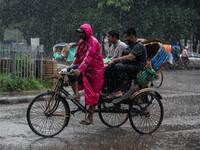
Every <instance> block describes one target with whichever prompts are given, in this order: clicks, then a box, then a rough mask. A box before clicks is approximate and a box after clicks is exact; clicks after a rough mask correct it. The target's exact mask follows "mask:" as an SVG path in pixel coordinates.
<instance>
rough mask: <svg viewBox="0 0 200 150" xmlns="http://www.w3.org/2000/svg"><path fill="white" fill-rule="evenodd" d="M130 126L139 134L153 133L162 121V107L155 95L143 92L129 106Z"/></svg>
mask: <svg viewBox="0 0 200 150" xmlns="http://www.w3.org/2000/svg"><path fill="white" fill-rule="evenodd" d="M129 109H130V111H129V120H130V123H131V126H132V127H133V129H134V130H135V131H137V132H138V133H140V134H150V133H153V132H155V131H156V130H157V129H158V128H159V127H160V125H161V123H162V120H163V113H164V112H163V105H162V103H161V101H160V98H159V97H158V96H156V94H155V93H150V92H143V93H141V94H139V95H137V96H136V97H135V98H134V100H133V102H132V104H131V105H130V108H129Z"/></svg>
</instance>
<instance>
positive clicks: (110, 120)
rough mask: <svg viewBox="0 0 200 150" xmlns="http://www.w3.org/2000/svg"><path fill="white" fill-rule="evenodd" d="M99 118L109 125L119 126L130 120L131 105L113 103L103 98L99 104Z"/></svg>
mask: <svg viewBox="0 0 200 150" xmlns="http://www.w3.org/2000/svg"><path fill="white" fill-rule="evenodd" d="M98 109H99V118H100V120H101V121H102V123H103V124H104V125H106V126H108V127H112V128H117V127H120V126H121V125H123V124H124V123H125V122H126V121H127V120H128V110H129V106H128V105H127V104H120V103H118V104H113V103H111V102H109V101H104V100H101V101H100V102H99V105H98Z"/></svg>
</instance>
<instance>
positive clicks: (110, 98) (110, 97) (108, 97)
mask: <svg viewBox="0 0 200 150" xmlns="http://www.w3.org/2000/svg"><path fill="white" fill-rule="evenodd" d="M121 96H122V95H120V96H115V95H114V94H110V95H108V96H106V99H109V100H113V99H115V98H119V97H121Z"/></svg>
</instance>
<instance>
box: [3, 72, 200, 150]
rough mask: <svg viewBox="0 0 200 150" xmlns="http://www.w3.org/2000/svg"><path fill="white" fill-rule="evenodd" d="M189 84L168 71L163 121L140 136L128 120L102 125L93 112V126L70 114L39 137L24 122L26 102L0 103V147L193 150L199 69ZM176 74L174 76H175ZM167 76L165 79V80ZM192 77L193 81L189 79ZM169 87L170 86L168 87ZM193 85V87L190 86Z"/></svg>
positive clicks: (199, 124)
mask: <svg viewBox="0 0 200 150" xmlns="http://www.w3.org/2000/svg"><path fill="white" fill-rule="evenodd" d="M186 73H187V75H190V80H191V82H192V84H190V83H185V84H184V86H182V87H181V88H177V87H174V86H173V84H176V83H177V84H182V82H183V81H182V80H180V78H181V76H182V79H183V80H185V78H186V76H184V75H185V74H184V75H182V72H176V76H175V75H174V74H170V73H168V74H167V76H165V82H164V83H163V86H162V87H161V88H160V89H158V91H159V92H160V93H161V95H164V99H163V100H162V102H163V106H164V112H165V113H164V120H163V123H162V125H161V127H160V128H159V130H157V131H156V132H155V133H153V134H151V135H140V134H138V133H137V132H135V131H134V130H133V128H132V127H131V125H130V123H129V121H127V122H126V123H125V124H124V125H123V126H122V127H120V128H108V127H106V126H105V125H103V124H102V123H101V121H100V119H99V117H98V114H97V113H96V114H95V116H94V123H95V124H94V125H91V126H84V125H81V124H79V121H80V120H82V119H83V118H84V114H82V113H77V114H75V116H71V119H70V122H69V125H68V126H67V127H66V128H65V129H64V130H63V131H62V132H61V133H60V134H59V135H57V136H55V137H53V138H41V137H39V136H38V135H36V134H34V133H33V132H32V131H31V129H30V128H29V126H28V124H27V121H26V110H27V107H28V103H24V104H15V105H0V149H1V150H8V149H9V150H10V149H11V150H12V149H13V150H76V149H77V150H128V149H133V150H149V149H153V150H154V149H156V150H157V149H158V150H165V149H166V150H168V149H177V150H185V149H187V150H188V149H189V150H193V149H194V150H196V149H200V107H199V106H200V100H199V97H200V93H199V92H198V91H200V87H199V80H197V81H194V80H196V77H197V76H199V74H200V71H196V72H193V73H191V74H190V72H186ZM177 75H178V77H180V78H178V77H177ZM166 77H167V79H166ZM192 79H193V80H192ZM169 87H171V88H169ZM193 87H195V89H192V88H193Z"/></svg>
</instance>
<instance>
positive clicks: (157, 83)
mask: <svg viewBox="0 0 200 150" xmlns="http://www.w3.org/2000/svg"><path fill="white" fill-rule="evenodd" d="M157 75H158V77H157V78H156V79H154V80H153V81H152V83H151V84H152V85H153V87H155V88H159V87H160V86H161V85H162V83H163V73H162V71H161V72H158V73H157Z"/></svg>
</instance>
